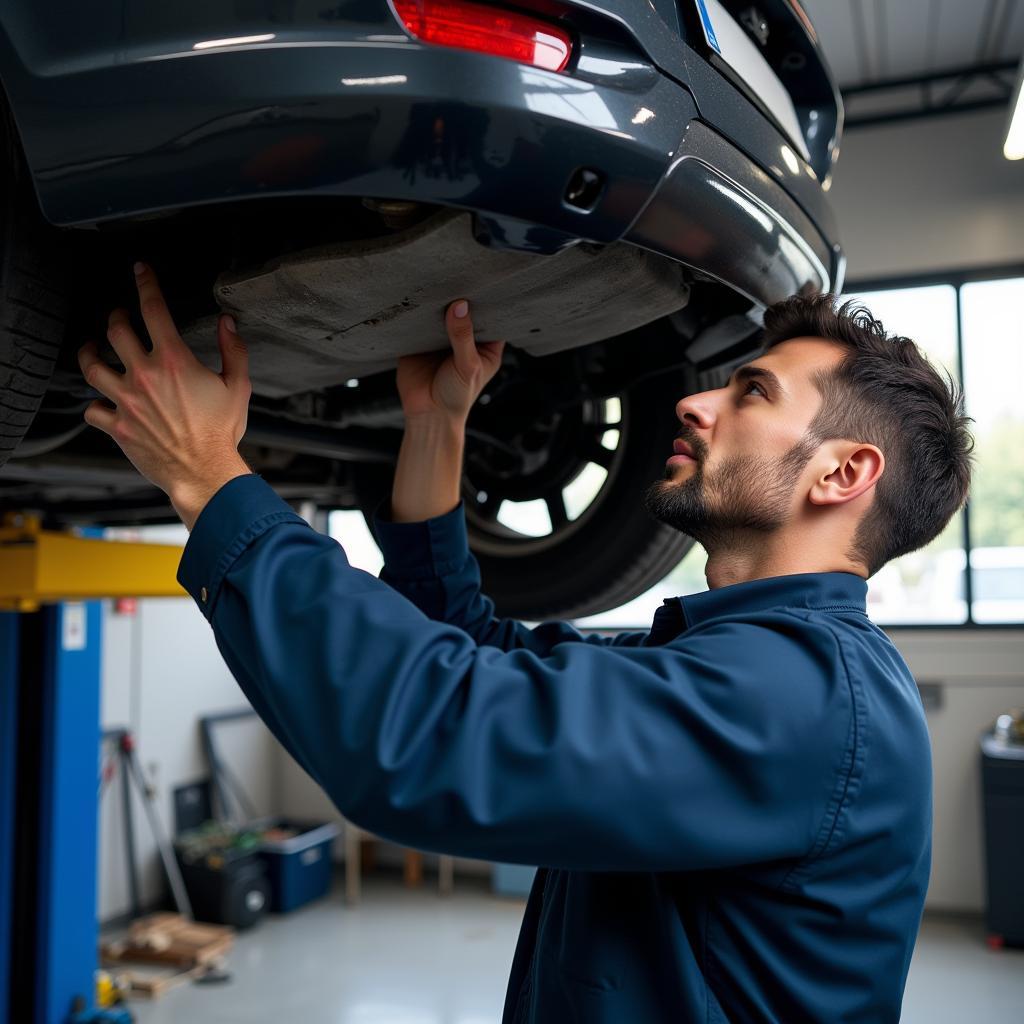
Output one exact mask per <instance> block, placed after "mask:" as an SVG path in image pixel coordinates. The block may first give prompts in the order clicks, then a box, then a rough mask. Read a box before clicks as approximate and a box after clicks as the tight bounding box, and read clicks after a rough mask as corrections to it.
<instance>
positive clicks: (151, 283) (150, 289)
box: [134, 263, 182, 349]
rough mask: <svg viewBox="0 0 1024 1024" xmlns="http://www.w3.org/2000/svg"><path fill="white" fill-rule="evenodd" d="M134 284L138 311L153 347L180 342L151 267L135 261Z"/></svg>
mask: <svg viewBox="0 0 1024 1024" xmlns="http://www.w3.org/2000/svg"><path fill="white" fill-rule="evenodd" d="M134 270H135V284H136V287H137V288H138V289H139V311H140V312H141V313H142V319H143V320H144V321H145V324H146V330H147V331H149V337H150V339H151V340H152V342H153V348H154V349H156V348H158V347H159V346H160V345H174V344H181V343H182V342H181V338H180V337H179V335H178V328H177V327H176V326H175V324H174V320H173V318H172V317H171V311H170V310H169V309H168V308H167V303H166V302H165V301H164V293H163V292H162V291H160V284H159V282H158V281H157V279H156V274H155V273H153V268H152V267H149V266H147V265H146V264H145V263H136V264H135V267H134Z"/></svg>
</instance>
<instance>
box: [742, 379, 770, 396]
mask: <svg viewBox="0 0 1024 1024" xmlns="http://www.w3.org/2000/svg"><path fill="white" fill-rule="evenodd" d="M751 388H757V390H758V391H760V392H761V397H762V398H767V397H768V392H767V391H765V389H764V388H763V387H761V385H760V384H758V383H757V381H756V380H750V381H747V386H746V389H745V390H744V392H743V394H745V395H749V394H750V389H751Z"/></svg>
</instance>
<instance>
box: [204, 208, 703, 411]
mask: <svg viewBox="0 0 1024 1024" xmlns="http://www.w3.org/2000/svg"><path fill="white" fill-rule="evenodd" d="M214 290H215V295H216V298H217V301H218V303H219V304H220V305H221V306H222V308H223V309H224V310H225V311H227V312H230V313H232V314H234V316H235V318H236V320H237V322H238V325H239V331H240V333H241V335H242V337H243V338H244V339H245V341H246V343H247V345H248V347H249V352H250V370H251V374H252V380H253V390H254V391H255V392H256V393H257V394H262V395H267V396H271V397H282V396H285V395H289V394H295V393H298V392H302V391H309V390H313V389H317V388H324V387H329V386H331V385H336V384H340V383H343V382H344V381H346V380H349V379H351V378H353V377H356V378H358V377H363V376H368V375H369V374H372V373H376V372H379V371H381V370H386V369H389V368H391V367H393V366H394V365H395V363H396V361H397V359H398V357H399V356H401V355H407V354H410V353H414V352H428V351H432V350H437V349H440V348H444V347H447V345H448V341H447V337H446V335H445V330H444V310H445V307H446V306H447V305H448V303H449V302H451V301H452V300H453V299H457V298H460V297H466V298H468V299H469V300H470V303H471V305H472V315H473V323H474V327H475V328H476V336H477V339H478V340H480V341H489V340H499V339H504V340H505V341H507V342H508V343H509V344H510V345H514V346H517V347H519V348H522V349H525V350H526V351H527V352H529V353H530V354H531V355H547V354H549V353H552V352H558V351H560V350H562V349H567V348H575V347H578V346H581V345H586V344H590V343H591V342H594V341H600V340H602V339H604V338H609V337H612V336H614V335H616V334H621V333H623V332H625V331H628V330H631V329H632V328H634V327H639V326H640V325H642V324H645V323H648V322H650V321H651V320H655V319H657V318H658V317H661V316H665V315H666V314H668V313H671V312H673V311H675V310H677V309H680V308H681V307H682V306H684V305H685V304H686V299H687V288H686V286H685V283H684V271H683V268H682V267H681V266H680V265H679V264H678V263H676V262H675V261H673V260H670V259H667V258H666V257H664V256H659V255H657V254H656V253H652V252H649V251H646V250H644V249H641V248H638V247H636V246H633V245H629V244H626V243H621V242H617V243H613V244H611V245H606V246H601V247H597V246H594V245H588V244H584V245H575V246H570V247H568V248H566V249H563V250H562V251H560V252H558V253H556V254H554V255H537V254H535V253H526V252H521V251H512V250H508V249H503V248H490V247H488V246H487V245H484V244H482V243H480V242H478V241H477V240H476V239H475V237H474V235H473V215H472V214H470V213H466V212H453V211H450V210H444V211H441V212H440V213H438V214H435V215H434V216H432V217H430V218H429V219H427V220H425V221H422V222H421V223H419V224H417V225H416V226H415V227H412V228H409V229H406V230H404V231H401V232H399V233H396V234H394V235H392V236H390V237H387V238H381V239H373V240H368V241H356V242H344V243H338V244H336V245H330V246H325V247H320V248H317V249H309V250H306V251H303V252H296V253H292V254H289V255H287V256H285V257H282V258H281V259H280V260H277V261H275V262H273V263H271V264H268V265H266V266H264V267H262V268H259V269H255V270H252V271H248V272H242V273H230V274H223V275H221V277H220V278H219V279H218V281H217V284H216V286H215V289H214ZM185 339H186V340H187V341H188V343H189V344H190V345H191V346H192V348H193V350H194V351H195V352H196V353H197V355H198V356H199V357H200V359H202V360H203V361H204V362H207V363H208V364H209V365H211V366H215V365H217V363H218V356H217V349H216V340H215V339H216V330H215V320H214V318H213V317H209V318H205V319H203V320H200V321H197V322H194V323H193V324H191V325H190V326H189V327H188V328H187V329H186V331H185Z"/></svg>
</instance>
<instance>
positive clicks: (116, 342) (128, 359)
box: [107, 309, 146, 369]
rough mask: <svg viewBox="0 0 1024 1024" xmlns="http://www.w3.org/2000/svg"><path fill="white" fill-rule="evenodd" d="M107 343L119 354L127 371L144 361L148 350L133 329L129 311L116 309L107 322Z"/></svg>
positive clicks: (118, 356)
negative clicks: (141, 360)
mask: <svg viewBox="0 0 1024 1024" xmlns="http://www.w3.org/2000/svg"><path fill="white" fill-rule="evenodd" d="M107 341H109V342H110V347H111V348H112V349H113V350H114V351H115V352H116V353H117V358H118V359H120V360H121V362H122V363H124V365H125V369H127V368H128V367H129V366H132V365H133V364H134V363H137V362H138V361H139V360H140V359H143V358H144V357H145V355H146V350H145V349H144V348H143V347H142V342H141V341H139V338H138V335H137V334H136V333H135V331H134V330H133V329H132V324H131V321H130V320H129V319H128V310H126V309H115V310H114V311H113V312H112V313H111V314H110V317H109V319H108V320H107Z"/></svg>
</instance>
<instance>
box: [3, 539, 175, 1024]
mask: <svg viewBox="0 0 1024 1024" xmlns="http://www.w3.org/2000/svg"><path fill="white" fill-rule="evenodd" d="M180 553H181V549H180V548H177V547H169V546H165V545H155V544H122V543H120V542H106V541H100V540H89V539H85V538H79V537H74V538H72V537H68V536H67V535H60V534H49V533H47V532H46V531H42V530H39V529H38V524H28V525H27V526H26V527H24V528H19V529H18V530H11V529H5V530H0V606H2V607H7V608H11V607H13V608H15V609H17V610H14V611H2V610H0V1022H7V1021H10V1022H11V1024H15V1022H17V1024H67V1022H68V1021H69V1020H72V1019H73V1018H74V1019H78V1020H81V1019H84V1018H86V1017H90V1018H91V1019H101V1017H100V1015H101V1014H104V1015H105V1014H106V1011H95V984H96V983H95V972H96V968H97V927H96V917H97V915H96V909H97V899H96V874H97V846H98V838H99V836H98V815H97V810H98V806H97V792H98V782H99V757H100V679H101V676H100V643H101V631H102V604H101V602H100V601H99V600H95V599H93V600H59V599H58V595H61V596H65V597H68V598H79V597H90V598H98V597H100V596H109V597H117V596H122V595H123V596H147V595H151V596H180V595H181V594H182V591H181V589H180V588H179V587H178V586H177V583H176V582H175V580H174V568H175V567H176V565H177V560H178V558H179V557H180ZM111 591H113V592H111ZM47 602H52V603H47ZM76 1009H77V1010H78V1011H79V1013H78V1014H77V1015H76V1014H75V1011H76ZM93 1013H95V1014H96V1016H95V1017H94V1018H92V1017H91V1015H92V1014H93ZM112 1017H113V1015H111V1016H110V1017H107V1019H112Z"/></svg>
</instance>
